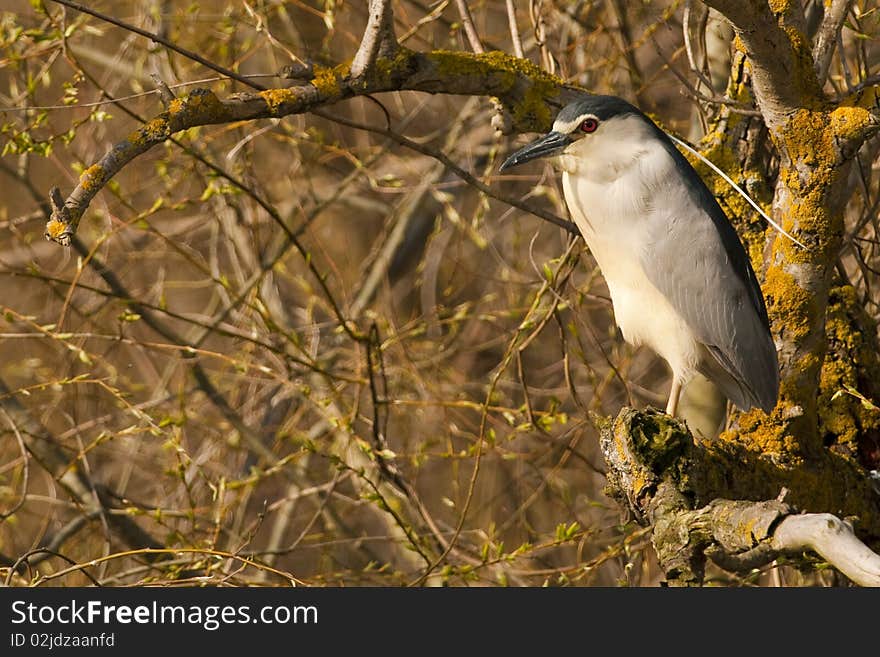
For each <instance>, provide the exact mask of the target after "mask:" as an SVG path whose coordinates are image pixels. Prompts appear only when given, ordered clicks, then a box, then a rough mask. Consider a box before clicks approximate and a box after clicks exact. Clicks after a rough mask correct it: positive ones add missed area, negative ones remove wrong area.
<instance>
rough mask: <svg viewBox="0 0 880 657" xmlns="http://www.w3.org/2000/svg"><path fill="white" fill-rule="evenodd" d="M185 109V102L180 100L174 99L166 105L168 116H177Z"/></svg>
mask: <svg viewBox="0 0 880 657" xmlns="http://www.w3.org/2000/svg"><path fill="white" fill-rule="evenodd" d="M185 108H186V101H185V100H184V99H182V98H175V99H174V100H172V101H171V102H170V103H168V113H169V114H179V113H180V112H182V111H183V110H184V109H185Z"/></svg>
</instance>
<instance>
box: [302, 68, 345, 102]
mask: <svg viewBox="0 0 880 657" xmlns="http://www.w3.org/2000/svg"><path fill="white" fill-rule="evenodd" d="M348 71H349V65H348V64H340V65H339V66H336V67H334V68H328V67H326V66H316V67H315V77H314V78H312V82H311V84H312V86H313V87H315V89H317V90H318V93H320V94H321V96H323V97H324V98H337V97H339V95H340V94H341V89H340V85H339V83H340V82H341V81H342V79H343V78H345V77H346V76H347V75H348Z"/></svg>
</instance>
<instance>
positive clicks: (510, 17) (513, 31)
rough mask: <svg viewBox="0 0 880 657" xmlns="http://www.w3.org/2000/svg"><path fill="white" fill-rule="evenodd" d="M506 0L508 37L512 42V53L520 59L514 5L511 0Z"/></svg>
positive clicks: (519, 44) (520, 41)
mask: <svg viewBox="0 0 880 657" xmlns="http://www.w3.org/2000/svg"><path fill="white" fill-rule="evenodd" d="M506 1H507V22H508V23H509V25H510V39H511V41H512V42H513V54H514V55H516V56H517V57H519V58H520V59H522V58H523V57H525V55H524V54H523V47H522V39H520V38H519V28H518V27H517V25H516V7H514V5H513V0H506Z"/></svg>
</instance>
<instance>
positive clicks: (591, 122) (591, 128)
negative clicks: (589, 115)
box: [581, 119, 599, 132]
mask: <svg viewBox="0 0 880 657" xmlns="http://www.w3.org/2000/svg"><path fill="white" fill-rule="evenodd" d="M598 127H599V121H597V120H596V119H584V122H583V123H581V132H596V128H598Z"/></svg>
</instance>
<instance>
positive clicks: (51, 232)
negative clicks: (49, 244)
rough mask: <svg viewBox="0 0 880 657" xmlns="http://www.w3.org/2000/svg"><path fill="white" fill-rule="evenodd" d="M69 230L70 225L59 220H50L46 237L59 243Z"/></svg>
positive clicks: (47, 224)
mask: <svg viewBox="0 0 880 657" xmlns="http://www.w3.org/2000/svg"><path fill="white" fill-rule="evenodd" d="M67 230H68V225H67V224H66V223H64V222H63V221H58V219H50V220H49V221H48V222H47V223H46V237H47V238H48V239H50V240H53V241H57V240H58V239H59V238H60V237H61V236H62V235H63V234H64V233H65V232H67Z"/></svg>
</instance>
